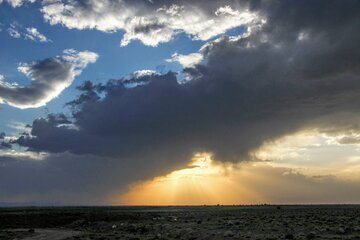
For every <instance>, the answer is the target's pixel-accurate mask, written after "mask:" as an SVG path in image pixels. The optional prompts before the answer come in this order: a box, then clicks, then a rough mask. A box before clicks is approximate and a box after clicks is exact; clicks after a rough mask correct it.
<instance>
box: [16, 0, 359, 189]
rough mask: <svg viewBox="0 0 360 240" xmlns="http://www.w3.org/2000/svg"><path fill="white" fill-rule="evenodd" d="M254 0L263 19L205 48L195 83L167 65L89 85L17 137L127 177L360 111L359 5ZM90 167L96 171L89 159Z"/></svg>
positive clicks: (334, 122) (245, 155)
mask: <svg viewBox="0 0 360 240" xmlns="http://www.w3.org/2000/svg"><path fill="white" fill-rule="evenodd" d="M252 5H253V6H252V9H253V10H254V11H257V12H261V14H262V15H263V16H266V19H267V23H266V24H265V25H264V26H263V28H262V29H261V30H259V31H257V32H254V33H252V34H251V35H250V36H247V37H242V38H228V37H224V38H221V39H219V40H217V41H214V42H212V43H209V44H207V45H206V46H204V48H203V49H202V50H201V53H202V54H203V55H204V57H205V63H204V64H201V65H196V66H195V67H193V68H188V69H185V70H184V71H185V72H186V73H188V74H190V75H191V76H193V77H194V79H195V80H192V81H190V82H189V83H187V84H179V83H178V82H177V80H176V75H175V74H174V73H171V72H170V73H168V74H165V75H157V74H153V73H152V74H149V75H148V76H147V77H146V78H148V79H142V81H144V80H146V82H150V83H149V84H147V85H144V86H138V87H135V88H132V89H126V88H125V87H124V86H123V82H124V79H120V80H118V81H109V83H108V84H105V85H93V84H91V83H86V84H84V85H83V86H82V87H81V88H80V89H81V90H82V92H83V94H82V95H80V97H79V98H78V99H76V100H74V101H73V102H72V103H71V106H72V107H73V108H74V113H73V115H72V116H71V117H70V118H67V117H64V116H62V117H59V116H51V117H50V118H41V119H37V120H35V121H34V122H33V124H32V131H31V135H30V136H22V137H20V138H19V139H18V140H17V141H16V142H17V143H18V144H20V145H21V146H24V147H28V148H29V149H30V150H31V151H47V152H51V153H61V152H71V153H73V154H77V155H86V154H91V155H94V156H100V157H107V158H111V159H116V160H117V161H118V162H119V164H120V163H121V164H126V165H127V166H131V167H133V168H132V169H135V170H134V171H132V172H128V171H121V169H119V172H118V173H117V174H123V175H124V176H130V175H134V174H135V175H136V174H137V173H139V172H141V171H142V170H141V169H143V168H144V167H145V168H146V167H149V168H151V167H150V166H151V165H154V166H164V165H166V164H169V169H172V168H173V167H174V166H176V165H178V164H180V165H181V164H183V163H184V161H185V160H187V159H188V157H187V156H190V155H191V154H192V153H193V152H196V151H210V152H213V153H215V156H216V159H218V160H221V161H241V160H248V159H250V158H251V152H252V151H253V150H255V149H256V148H258V147H259V146H261V145H262V144H263V143H265V142H267V141H271V140H273V139H277V138H279V137H281V136H283V135H287V134H291V133H294V132H296V131H299V130H302V129H306V128H333V127H335V128H336V127H338V124H339V119H341V120H342V122H347V123H351V122H352V121H354V120H353V119H351V118H348V119H345V120H344V116H350V115H351V116H353V115H358V114H359V111H358V109H359V105H360V103H359V101H358V99H359V95H360V76H359V69H360V66H359V65H360V47H359V45H358V42H360V32H359V31H358V23H359V22H360V2H359V1H350V0H347V1H320V0H316V1H311V3H309V2H308V1H255V2H252ZM127 80H128V81H129V79H127ZM130 80H131V79H130ZM132 81H134V82H136V81H138V79H132ZM102 94H105V97H100V95H102ZM350 113H351V114H350ZM64 119H66V121H71V123H72V125H74V126H76V128H74V127H69V126H68V125H69V124H68V123H67V124H65V125H64V123H63V122H62V121H64ZM59 164H60V163H59ZM64 164H66V163H64ZM84 164H85V163H84ZM87 164H89V165H88V166H89V168H90V169H88V171H95V169H96V168H92V167H91V165H92V160H91V159H90V160H89V162H88V163H86V164H85V165H87ZM136 169H138V170H139V171H137V170H136ZM154 169H156V167H154V168H151V170H154ZM44 170H46V168H45V169H44ZM140 170H141V171H140ZM162 170H165V169H164V168H162ZM149 172H151V171H150V170H149ZM100 175H101V177H104V178H112V175H111V174H105V173H104V174H100ZM146 176H149V175H146ZM74 181H75V180H74ZM69 184H70V183H69ZM119 184H120V183H119ZM122 184H124V182H122V183H121V185H122Z"/></svg>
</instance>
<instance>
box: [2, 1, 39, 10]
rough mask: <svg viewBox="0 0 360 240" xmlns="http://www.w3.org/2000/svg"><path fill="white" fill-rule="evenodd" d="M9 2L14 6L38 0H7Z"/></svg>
mask: <svg viewBox="0 0 360 240" xmlns="http://www.w3.org/2000/svg"><path fill="white" fill-rule="evenodd" d="M5 1H6V2H7V3H8V4H10V5H11V6H12V7H14V8H16V7H20V6H21V5H23V4H24V3H26V2H28V3H34V2H36V0H5ZM1 3H3V0H0V4H1Z"/></svg>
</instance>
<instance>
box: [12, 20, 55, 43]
mask: <svg viewBox="0 0 360 240" xmlns="http://www.w3.org/2000/svg"><path fill="white" fill-rule="evenodd" d="M8 33H9V35H10V36H11V37H13V38H21V37H23V38H24V39H26V40H31V41H34V42H51V40H50V39H48V38H47V37H46V36H45V35H44V34H42V33H40V32H39V30H38V29H37V28H35V27H27V28H25V29H24V28H23V27H22V26H21V25H19V24H18V23H16V22H14V23H12V24H10V27H9V28H8Z"/></svg>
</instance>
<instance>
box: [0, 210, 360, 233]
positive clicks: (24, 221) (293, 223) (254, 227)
mask: <svg viewBox="0 0 360 240" xmlns="http://www.w3.org/2000/svg"><path fill="white" fill-rule="evenodd" d="M0 239H1V240H2V239H4V240H8V239H25V240H35V239H36V240H42V239H53V240H65V239H66V240H81V239H82V240H85V239H89V240H90V239H98V240H105V239H132V240H136V239H139V240H142V239H144V240H145V239H168V240H170V239H184V240H186V239H192V240H195V239H215V240H216V239H359V240H360V206H356V205H352V206H350V205H342V206H329V205H325V206H270V205H265V206H199V207H93V208H91V207H88V208H14V209H10V208H4V209H0Z"/></svg>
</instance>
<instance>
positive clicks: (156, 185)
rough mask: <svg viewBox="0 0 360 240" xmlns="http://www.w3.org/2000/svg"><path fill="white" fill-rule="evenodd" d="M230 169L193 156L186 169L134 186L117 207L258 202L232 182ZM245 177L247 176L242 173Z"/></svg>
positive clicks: (247, 191) (248, 192)
mask: <svg viewBox="0 0 360 240" xmlns="http://www.w3.org/2000/svg"><path fill="white" fill-rule="evenodd" d="M232 168H233V166H226V165H223V164H220V163H215V162H214V161H213V160H212V157H211V155H210V154H206V153H201V154H196V155H195V156H194V158H193V159H192V161H191V163H190V164H189V166H188V168H185V169H182V170H178V171H174V172H171V173H170V174H168V175H166V176H162V177H157V178H154V179H153V180H151V181H147V182H142V183H138V184H135V185H134V186H133V187H131V188H130V191H129V192H127V193H126V194H124V195H121V196H120V197H119V198H118V200H117V203H120V204H126V205H202V204H209V205H210V204H242V203H248V202H249V201H250V199H252V200H253V199H258V198H257V197H256V196H254V194H253V193H252V192H250V191H249V190H247V189H246V188H245V187H244V186H242V185H241V184H239V182H237V183H235V182H234V181H233V179H232V178H231V176H230V175H231V172H232ZM244 174H250V173H246V172H244Z"/></svg>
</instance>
